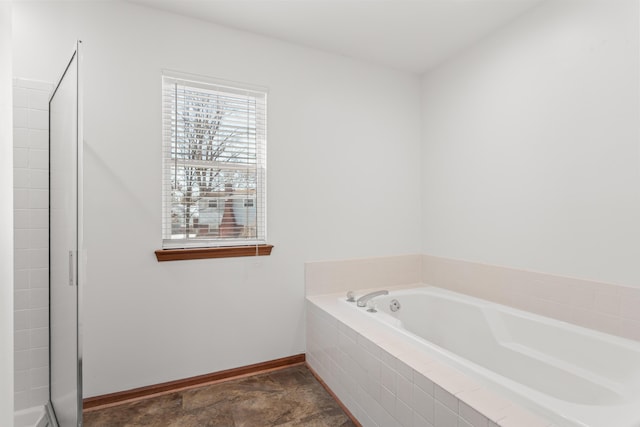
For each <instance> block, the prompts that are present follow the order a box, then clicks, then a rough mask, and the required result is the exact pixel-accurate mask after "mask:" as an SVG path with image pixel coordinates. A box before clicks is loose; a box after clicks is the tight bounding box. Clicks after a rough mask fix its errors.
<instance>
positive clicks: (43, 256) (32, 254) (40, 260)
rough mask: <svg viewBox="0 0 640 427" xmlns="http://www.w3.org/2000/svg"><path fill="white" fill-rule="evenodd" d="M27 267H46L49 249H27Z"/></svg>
mask: <svg viewBox="0 0 640 427" xmlns="http://www.w3.org/2000/svg"><path fill="white" fill-rule="evenodd" d="M28 255H29V267H30V268H37V269H40V268H47V267H48V266H49V249H29V250H28Z"/></svg>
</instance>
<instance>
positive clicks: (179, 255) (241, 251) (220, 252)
mask: <svg viewBox="0 0 640 427" xmlns="http://www.w3.org/2000/svg"><path fill="white" fill-rule="evenodd" d="M271 249H273V245H258V246H256V245H250V246H221V247H216V248H188V249H159V250H157V251H156V258H157V259H158V262H161V261H182V260H187V259H207V258H233V257H241V256H268V255H271Z"/></svg>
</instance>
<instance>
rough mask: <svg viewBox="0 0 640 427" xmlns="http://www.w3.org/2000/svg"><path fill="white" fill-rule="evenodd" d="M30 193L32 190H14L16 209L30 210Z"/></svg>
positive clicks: (14, 205)
mask: <svg viewBox="0 0 640 427" xmlns="http://www.w3.org/2000/svg"><path fill="white" fill-rule="evenodd" d="M29 191H30V190H28V189H24V188H17V189H14V190H13V208H14V209H29Z"/></svg>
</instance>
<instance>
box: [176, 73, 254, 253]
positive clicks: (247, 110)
mask: <svg viewBox="0 0 640 427" xmlns="http://www.w3.org/2000/svg"><path fill="white" fill-rule="evenodd" d="M190 83H191V82H188V81H184V80H179V79H176V78H173V77H163V138H164V151H163V152H164V162H165V168H164V170H165V178H164V180H165V182H164V197H163V200H164V232H163V234H164V236H163V240H164V242H165V247H176V246H175V245H176V244H177V245H180V244H184V245H185V246H193V244H194V242H195V243H196V245H199V246H211V245H224V244H229V243H239V244H241V243H243V242H246V243H254V242H256V243H260V242H264V239H265V220H264V214H265V209H264V200H265V182H264V175H265V174H264V169H265V161H264V158H265V156H264V151H265V145H266V141H265V136H266V129H265V123H266V120H265V113H266V112H265V100H266V94H265V93H253V94H248V91H245V92H244V93H243V92H242V89H239V88H235V89H233V90H229V91H227V92H225V90H224V89H225V88H224V87H219V86H215V85H210V86H207V85H206V84H205V83H202V82H200V83H198V84H197V85H195V84H190Z"/></svg>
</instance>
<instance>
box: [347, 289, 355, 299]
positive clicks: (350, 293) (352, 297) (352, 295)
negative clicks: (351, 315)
mask: <svg viewBox="0 0 640 427" xmlns="http://www.w3.org/2000/svg"><path fill="white" fill-rule="evenodd" d="M347 301H349V302H355V301H356V294H355V293H354V292H353V291H348V292H347Z"/></svg>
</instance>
